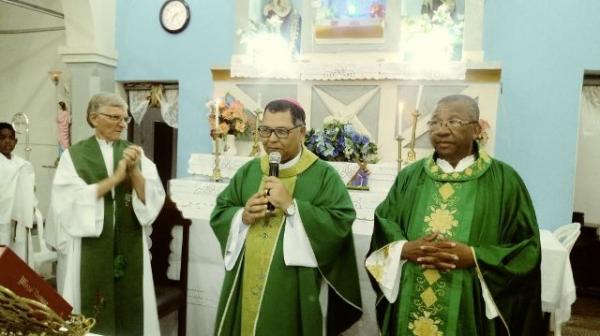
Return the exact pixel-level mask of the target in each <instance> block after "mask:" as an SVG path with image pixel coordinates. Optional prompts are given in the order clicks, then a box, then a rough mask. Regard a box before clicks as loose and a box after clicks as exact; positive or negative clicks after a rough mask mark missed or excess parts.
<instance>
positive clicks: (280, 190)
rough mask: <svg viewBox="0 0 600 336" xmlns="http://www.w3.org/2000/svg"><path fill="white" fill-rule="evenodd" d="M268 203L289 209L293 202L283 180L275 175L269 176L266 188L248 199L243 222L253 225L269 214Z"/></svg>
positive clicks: (266, 180)
mask: <svg viewBox="0 0 600 336" xmlns="http://www.w3.org/2000/svg"><path fill="white" fill-rule="evenodd" d="M268 203H271V204H273V206H274V207H276V208H279V209H287V208H288V207H289V206H290V205H291V204H292V196H291V195H290V193H289V192H288V191H287V189H285V187H284V186H283V183H281V180H280V179H278V178H277V177H275V176H269V177H267V178H266V179H265V185H264V190H262V191H259V192H257V193H256V194H254V195H252V196H251V197H250V198H249V199H248V201H247V202H246V205H245V206H244V212H243V213H242V222H244V224H246V225H252V224H254V223H256V221H257V220H258V219H261V218H263V217H265V216H267V214H268V212H267V204H268Z"/></svg>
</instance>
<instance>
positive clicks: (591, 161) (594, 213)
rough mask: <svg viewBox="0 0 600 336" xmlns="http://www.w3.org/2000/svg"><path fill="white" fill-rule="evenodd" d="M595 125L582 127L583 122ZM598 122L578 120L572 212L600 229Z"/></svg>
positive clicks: (599, 142)
mask: <svg viewBox="0 0 600 336" xmlns="http://www.w3.org/2000/svg"><path fill="white" fill-rule="evenodd" d="M582 105H583V103H582ZM594 121H595V125H584V123H585V122H587V123H592V124H594ZM598 126H599V125H598V120H596V119H594V120H591V119H586V118H584V117H583V116H581V118H580V126H579V138H578V144H577V169H576V175H575V205H574V211H580V212H583V213H584V215H585V222H586V223H587V224H593V225H594V226H599V227H600V178H599V177H598V175H599V173H600V169H599V167H600V150H598V144H600V132H599V130H600V129H599V128H598Z"/></svg>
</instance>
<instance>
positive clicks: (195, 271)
mask: <svg viewBox="0 0 600 336" xmlns="http://www.w3.org/2000/svg"><path fill="white" fill-rule="evenodd" d="M249 159H250V158H249V157H237V156H235V157H228V156H225V157H222V161H221V173H222V175H223V176H224V177H225V178H230V177H232V176H233V174H234V173H235V171H236V170H237V169H238V168H239V167H241V166H242V165H243V164H244V163H245V162H247V161H248V160H249ZM213 164H214V157H213V156H212V155H210V154H193V155H192V156H191V158H190V160H189V173H190V174H192V175H193V176H191V177H187V178H181V179H174V180H171V181H169V194H170V197H171V198H172V199H173V201H174V202H175V203H176V204H177V207H178V208H179V209H180V210H181V211H182V213H183V216H184V217H185V218H189V219H192V220H193V223H192V226H191V229H190V245H189V247H190V251H189V269H188V272H189V276H188V318H187V334H188V335H212V334H213V327H214V321H215V318H216V313H217V308H218V302H219V294H220V290H221V282H222V280H223V277H224V274H225V270H224V265H223V259H222V257H221V253H220V247H219V243H218V241H217V239H216V238H215V236H214V234H213V231H212V229H211V227H210V225H209V218H210V213H211V211H212V209H213V207H214V204H215V199H216V196H217V195H218V194H219V193H220V192H221V191H222V190H223V189H224V188H225V187H226V186H227V183H228V181H227V179H226V180H224V181H222V182H214V181H211V180H210V178H209V177H208V176H209V175H211V174H212V167H213ZM331 165H332V166H334V167H335V169H336V170H337V171H338V172H339V174H340V176H341V177H342V179H343V180H344V182H347V181H348V180H349V179H350V177H351V176H352V175H353V174H354V172H355V170H356V164H353V163H343V162H331ZM369 169H370V171H371V175H370V177H369V185H370V187H371V190H369V191H354V190H350V191H349V192H350V197H351V198H352V201H353V203H354V207H355V209H356V213H357V218H356V221H355V222H354V226H353V233H354V243H355V248H356V258H357V260H356V262H357V265H358V271H359V280H360V288H361V294H362V302H363V311H364V314H363V317H362V318H361V320H360V321H359V322H358V323H357V324H355V325H354V326H353V327H352V328H351V329H350V330H349V331H348V332H346V333H345V334H346V335H377V334H378V329H377V323H376V319H375V293H374V291H373V289H372V288H371V283H370V282H369V279H368V277H367V273H366V270H365V267H364V260H365V255H366V253H367V251H368V248H369V243H370V239H371V233H372V231H373V213H374V210H375V207H376V206H377V205H378V204H379V203H380V202H381V201H383V199H384V198H385V196H386V195H387V192H388V190H389V188H390V186H391V185H392V183H393V182H394V179H395V177H396V173H397V166H396V164H394V163H383V164H374V165H370V166H369ZM540 237H541V242H542V306H543V308H542V309H543V310H544V311H545V312H555V313H556V318H557V319H559V320H560V321H561V322H562V321H567V320H568V319H569V317H570V307H571V304H572V303H573V302H574V301H575V286H574V282H573V274H572V271H571V265H570V263H569V257H568V256H569V253H568V251H567V250H566V249H565V248H564V247H563V246H562V245H561V244H560V243H559V242H558V241H557V240H556V238H555V237H554V235H553V234H552V233H551V232H549V231H546V230H542V231H541V234H540ZM180 239H181V237H180V233H176V234H174V241H173V244H172V249H173V250H178V249H180V248H175V247H179V246H181V243H180ZM179 260H180V258H179V256H178V255H177V254H173V255H172V256H171V257H170V259H169V261H170V267H169V270H168V273H169V274H168V276H169V277H170V278H172V279H175V278H176V277H177V276H178V274H179V265H180V264H179Z"/></svg>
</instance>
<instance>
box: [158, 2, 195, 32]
mask: <svg viewBox="0 0 600 336" xmlns="http://www.w3.org/2000/svg"><path fill="white" fill-rule="evenodd" d="M189 21H190V9H189V7H188V5H187V4H186V3H185V2H184V1H181V0H169V1H167V2H165V4H164V5H163V6H162V8H161V10H160V23H161V25H162V26H163V28H164V29H165V30H166V31H168V32H170V33H178V32H180V31H182V30H184V29H185V27H186V26H187V24H188V22H189Z"/></svg>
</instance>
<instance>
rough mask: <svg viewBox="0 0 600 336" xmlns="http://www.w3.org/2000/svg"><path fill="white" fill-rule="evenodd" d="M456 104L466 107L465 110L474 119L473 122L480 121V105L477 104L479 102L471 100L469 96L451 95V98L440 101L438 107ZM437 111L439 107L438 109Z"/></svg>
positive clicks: (447, 97)
mask: <svg viewBox="0 0 600 336" xmlns="http://www.w3.org/2000/svg"><path fill="white" fill-rule="evenodd" d="M455 103H460V104H462V105H463V106H464V108H465V109H464V110H465V112H467V113H468V114H469V115H470V116H471V118H473V119H472V120H475V121H477V120H479V104H478V103H477V100H476V99H474V98H471V97H469V96H467V95H462V94H456V95H450V96H446V97H444V98H442V99H440V101H439V102H438V103H437V106H440V105H448V104H455ZM436 110H437V107H436Z"/></svg>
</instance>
